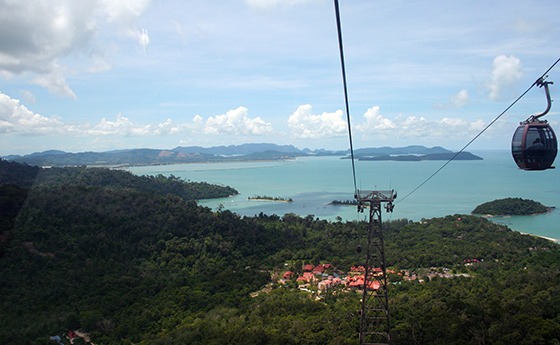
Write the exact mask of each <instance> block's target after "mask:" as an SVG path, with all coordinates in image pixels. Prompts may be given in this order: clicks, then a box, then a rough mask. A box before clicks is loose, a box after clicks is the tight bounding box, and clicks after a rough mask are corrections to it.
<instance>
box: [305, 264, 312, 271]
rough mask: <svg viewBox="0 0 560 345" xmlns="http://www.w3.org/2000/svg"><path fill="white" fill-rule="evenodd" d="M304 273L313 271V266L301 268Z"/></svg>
mask: <svg viewBox="0 0 560 345" xmlns="http://www.w3.org/2000/svg"><path fill="white" fill-rule="evenodd" d="M303 270H304V271H313V265H311V264H308V265H304V266H303Z"/></svg>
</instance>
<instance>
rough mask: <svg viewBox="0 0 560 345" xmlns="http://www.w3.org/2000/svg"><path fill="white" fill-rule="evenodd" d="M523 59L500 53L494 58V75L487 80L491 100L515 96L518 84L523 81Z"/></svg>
mask: <svg viewBox="0 0 560 345" xmlns="http://www.w3.org/2000/svg"><path fill="white" fill-rule="evenodd" d="M522 77H523V72H522V71H521V60H519V58H517V57H515V56H513V55H511V56H509V57H507V56H505V55H499V56H496V57H495V58H494V62H493V64H492V75H491V76H490V78H489V79H488V80H487V81H486V87H487V88H488V90H489V91H490V94H489V95H488V97H489V98H490V100H504V99H509V98H512V97H515V92H516V87H517V84H518V83H519V82H520V81H521V78H522Z"/></svg>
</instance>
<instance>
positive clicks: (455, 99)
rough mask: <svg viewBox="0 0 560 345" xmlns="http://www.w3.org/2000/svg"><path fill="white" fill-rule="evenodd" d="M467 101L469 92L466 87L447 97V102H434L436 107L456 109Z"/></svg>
mask: <svg viewBox="0 0 560 345" xmlns="http://www.w3.org/2000/svg"><path fill="white" fill-rule="evenodd" d="M468 103H469V92H468V91H467V90H466V89H463V90H461V91H459V93H457V94H456V95H453V96H451V97H449V102H448V103H445V104H440V103H435V104H434V108H436V109H457V108H461V107H463V106H465V105H467V104H468Z"/></svg>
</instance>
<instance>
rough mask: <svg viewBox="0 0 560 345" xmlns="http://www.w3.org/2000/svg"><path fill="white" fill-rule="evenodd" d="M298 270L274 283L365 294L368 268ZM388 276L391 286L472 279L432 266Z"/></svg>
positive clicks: (373, 285)
mask: <svg viewBox="0 0 560 345" xmlns="http://www.w3.org/2000/svg"><path fill="white" fill-rule="evenodd" d="M475 262H479V260H478V259H469V260H465V263H467V264H470V265H472V264H473V263H475ZM289 266H290V264H288V263H286V264H285V267H289ZM296 271H298V273H296V272H294V271H292V270H285V271H284V270H280V269H278V270H277V271H276V273H275V274H273V277H272V278H273V281H275V282H277V283H278V284H280V285H283V286H294V285H295V286H296V287H297V288H298V289H299V290H301V291H306V292H309V293H318V294H321V293H324V292H326V291H327V290H329V289H331V288H334V287H341V288H345V289H348V290H360V291H363V290H364V288H365V286H366V283H365V274H366V273H365V272H366V269H365V267H364V266H352V267H350V269H349V271H348V272H344V271H341V270H338V269H336V268H335V267H334V266H333V265H332V264H329V263H325V264H319V265H316V266H314V265H312V264H304V265H303V266H302V268H301V270H296ZM370 271H371V272H372V274H373V276H374V277H380V276H381V275H382V270H381V268H370ZM387 276H388V283H392V284H398V283H400V282H402V281H418V282H420V283H422V282H424V281H426V280H431V279H433V278H436V277H440V278H454V277H459V276H461V277H471V276H470V275H469V274H465V273H458V274H456V273H451V269H450V268H447V267H430V268H422V269H417V270H415V271H411V270H408V269H403V270H399V271H398V272H397V271H394V270H390V269H388V270H387ZM379 284H380V283H379V281H376V280H375V279H373V280H370V281H369V282H368V283H367V288H368V290H377V289H379V286H380V285H379Z"/></svg>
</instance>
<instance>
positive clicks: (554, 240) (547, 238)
mask: <svg viewBox="0 0 560 345" xmlns="http://www.w3.org/2000/svg"><path fill="white" fill-rule="evenodd" d="M518 232H519V233H520V234H522V235H529V236H535V237H540V238H544V239H545V240H549V241H552V242H554V243H558V241H560V240H558V239H556V238H552V237H546V236H542V235H535V234H530V233H527V232H522V231H518Z"/></svg>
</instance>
